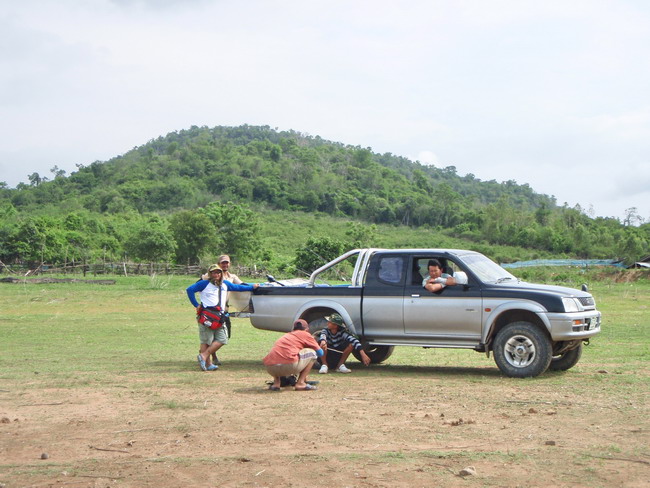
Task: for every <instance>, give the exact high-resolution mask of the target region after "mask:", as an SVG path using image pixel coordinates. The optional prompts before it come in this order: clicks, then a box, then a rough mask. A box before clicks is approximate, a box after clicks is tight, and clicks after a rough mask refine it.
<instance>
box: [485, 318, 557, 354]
mask: <svg viewBox="0 0 650 488" xmlns="http://www.w3.org/2000/svg"><path fill="white" fill-rule="evenodd" d="M513 322H530V323H531V324H534V325H536V326H537V327H539V328H540V330H542V331H543V332H544V334H546V335H547V336H548V337H549V339H550V338H551V334H550V332H549V330H548V327H547V325H546V324H545V323H544V322H543V321H542V319H541V318H540V316H539V315H538V314H537V313H535V312H533V311H531V310H523V309H511V310H504V311H503V312H501V313H500V314H499V315H497V316H496V318H495V319H494V320H493V321H492V324H491V326H490V328H489V330H488V333H487V335H486V337H485V340H484V344H485V345H486V348H487V350H488V351H489V350H491V349H492V343H493V342H494V338H495V336H496V335H497V334H498V333H499V331H500V330H501V329H503V328H504V327H505V326H506V325H508V324H511V323H513Z"/></svg>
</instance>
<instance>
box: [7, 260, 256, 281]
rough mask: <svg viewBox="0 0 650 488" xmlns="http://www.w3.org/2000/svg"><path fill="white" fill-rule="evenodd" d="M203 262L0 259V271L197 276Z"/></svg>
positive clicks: (248, 272) (243, 271)
mask: <svg viewBox="0 0 650 488" xmlns="http://www.w3.org/2000/svg"><path fill="white" fill-rule="evenodd" d="M206 270H207V269H206V267H205V266H183V265H178V264H171V263H127V262H122V263H107V262H99V263H90V264H89V263H85V264H78V263H76V264H66V265H51V264H41V265H39V266H37V267H29V266H27V265H23V264H13V265H6V264H4V263H2V261H0V274H1V275H16V276H23V277H24V276H36V275H47V274H64V275H67V274H72V275H83V276H86V275H92V276H98V275H122V276H131V275H149V276H151V275H154V274H158V275H193V276H197V277H198V276H200V275H201V274H202V273H205V271H206ZM230 270H231V271H232V272H233V273H234V274H236V275H241V276H246V277H259V276H265V275H266V270H265V269H263V268H258V267H257V266H231V268H230Z"/></svg>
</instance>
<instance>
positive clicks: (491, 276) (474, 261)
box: [461, 254, 517, 283]
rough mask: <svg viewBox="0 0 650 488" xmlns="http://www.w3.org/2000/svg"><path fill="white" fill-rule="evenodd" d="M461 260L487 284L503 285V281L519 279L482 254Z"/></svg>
mask: <svg viewBox="0 0 650 488" xmlns="http://www.w3.org/2000/svg"><path fill="white" fill-rule="evenodd" d="M461 259H462V260H463V262H464V263H465V264H466V265H467V267H468V268H469V269H471V270H472V271H473V272H474V274H475V275H476V276H478V277H479V279H480V280H481V281H483V282H486V283H501V282H503V281H510V280H514V281H517V278H516V277H515V276H513V275H512V274H510V273H508V272H507V271H506V270H505V269H503V268H502V267H501V266H499V265H498V264H497V263H495V262H494V261H492V260H491V259H488V258H486V257H485V256H483V255H482V254H468V255H465V256H462V257H461Z"/></svg>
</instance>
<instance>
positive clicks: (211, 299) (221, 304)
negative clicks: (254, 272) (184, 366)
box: [186, 264, 259, 371]
mask: <svg viewBox="0 0 650 488" xmlns="http://www.w3.org/2000/svg"><path fill="white" fill-rule="evenodd" d="M208 276H209V278H208V279H207V280H199V281H197V282H196V283H194V284H193V285H191V286H189V287H187V290H186V291H187V297H188V298H189V300H190V302H191V303H192V305H194V307H196V312H197V316H198V315H199V314H200V312H201V308H205V309H207V310H210V309H212V310H215V309H217V307H218V309H219V310H221V311H225V310H226V299H227V294H228V291H229V290H230V291H252V290H254V289H256V288H257V287H258V286H259V285H258V284H257V283H256V284H254V285H243V284H234V283H231V282H230V281H228V280H224V279H223V270H222V269H221V267H220V266H219V265H218V264H213V265H212V266H210V268H209V269H208ZM196 293H200V294H201V295H200V297H201V303H200V304H199V302H197V301H196V296H195V295H196ZM199 339H200V340H201V346H200V349H199V355H198V356H197V357H196V359H197V361H198V362H199V366H200V367H201V369H202V370H203V371H214V370H215V369H217V368H218V366H217V365H216V364H212V361H211V357H210V356H211V355H212V353H214V352H216V351H217V350H218V349H219V348H221V346H223V345H225V344H228V334H227V332H226V331H225V329H224V327H219V328H217V329H210V328H208V327H205V326H204V325H202V324H199Z"/></svg>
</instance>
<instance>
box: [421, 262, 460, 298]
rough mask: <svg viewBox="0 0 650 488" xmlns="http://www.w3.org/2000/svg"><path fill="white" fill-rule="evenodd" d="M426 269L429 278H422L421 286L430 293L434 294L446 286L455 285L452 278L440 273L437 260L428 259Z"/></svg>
mask: <svg viewBox="0 0 650 488" xmlns="http://www.w3.org/2000/svg"><path fill="white" fill-rule="evenodd" d="M428 268H429V276H428V277H426V278H424V280H423V281H422V286H423V287H424V288H425V289H426V290H428V291H430V292H431V293H436V292H438V291H440V290H442V289H443V288H444V287H446V286H453V285H455V284H456V280H455V279H454V277H453V276H451V275H448V274H447V273H443V272H442V265H441V264H440V261H438V260H437V259H430V260H429V263H428Z"/></svg>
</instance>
